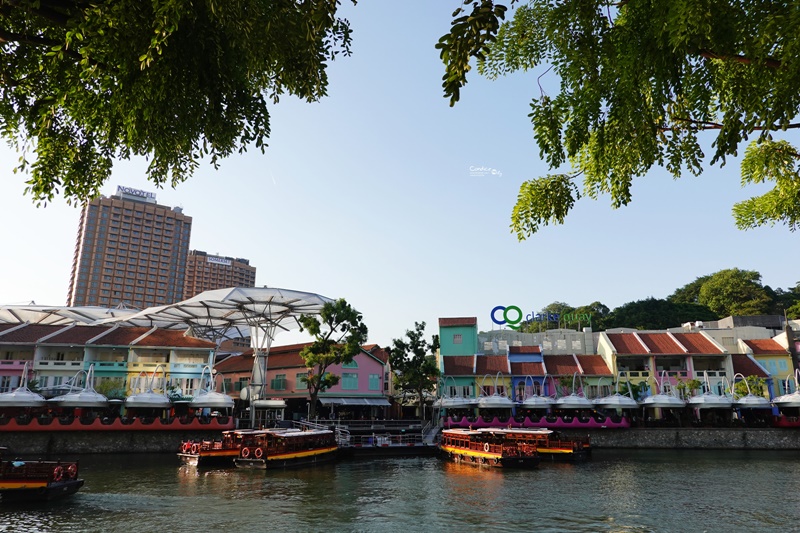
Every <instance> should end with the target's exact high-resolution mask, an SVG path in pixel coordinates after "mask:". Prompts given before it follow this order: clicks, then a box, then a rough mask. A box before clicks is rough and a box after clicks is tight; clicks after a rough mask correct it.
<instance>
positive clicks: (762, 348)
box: [744, 339, 789, 355]
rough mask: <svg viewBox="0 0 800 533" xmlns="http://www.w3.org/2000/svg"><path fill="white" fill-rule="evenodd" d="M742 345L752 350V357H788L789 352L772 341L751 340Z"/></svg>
mask: <svg viewBox="0 0 800 533" xmlns="http://www.w3.org/2000/svg"><path fill="white" fill-rule="evenodd" d="M744 343H745V344H746V345H747V346H749V347H750V349H751V350H753V355H788V354H789V352H788V350H786V348H784V347H783V346H781V345H780V344H778V342H777V341H775V340H774V339H751V340H746V341H744Z"/></svg>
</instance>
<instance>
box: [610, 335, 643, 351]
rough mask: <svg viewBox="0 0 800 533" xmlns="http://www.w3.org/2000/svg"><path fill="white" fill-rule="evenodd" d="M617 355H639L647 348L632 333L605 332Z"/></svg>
mask: <svg viewBox="0 0 800 533" xmlns="http://www.w3.org/2000/svg"><path fill="white" fill-rule="evenodd" d="M606 336H608V340H610V341H611V344H613V345H614V349H615V350H617V354H619V355H641V354H646V353H647V350H645V347H644V346H643V345H642V343H641V342H639V339H637V338H636V336H635V335H634V334H633V333H606Z"/></svg>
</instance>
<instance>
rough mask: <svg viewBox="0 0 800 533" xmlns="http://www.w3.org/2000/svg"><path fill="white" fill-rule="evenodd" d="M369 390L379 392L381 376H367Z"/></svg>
mask: <svg viewBox="0 0 800 533" xmlns="http://www.w3.org/2000/svg"><path fill="white" fill-rule="evenodd" d="M369 390H381V375H380V374H370V375H369Z"/></svg>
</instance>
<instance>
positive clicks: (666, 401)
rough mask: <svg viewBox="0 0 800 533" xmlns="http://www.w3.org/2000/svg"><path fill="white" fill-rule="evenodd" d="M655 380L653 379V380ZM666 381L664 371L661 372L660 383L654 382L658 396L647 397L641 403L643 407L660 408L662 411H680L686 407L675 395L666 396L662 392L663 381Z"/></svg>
mask: <svg viewBox="0 0 800 533" xmlns="http://www.w3.org/2000/svg"><path fill="white" fill-rule="evenodd" d="M653 379H655V378H653ZM665 379H667V373H666V371H662V372H661V382H659V381H658V380H655V381H656V385H657V386H658V394H654V395H653V396H648V397H647V398H645V399H644V400H642V401H641V404H642V406H643V407H660V408H662V409H680V408H683V407H686V402H684V401H683V400H681V399H680V398H678V397H677V396H675V394H674V393H673V394H667V393H665V392H664V380H665Z"/></svg>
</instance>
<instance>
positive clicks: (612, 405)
mask: <svg viewBox="0 0 800 533" xmlns="http://www.w3.org/2000/svg"><path fill="white" fill-rule="evenodd" d="M592 403H593V404H594V405H595V406H597V407H605V408H607V409H635V408H638V407H639V403H638V402H637V401H636V400H634V399H633V398H631V397H630V396H625V395H624V394H620V393H619V392H615V393H614V394H612V395H611V396H605V397H603V398H595V399H594V400H592Z"/></svg>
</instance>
